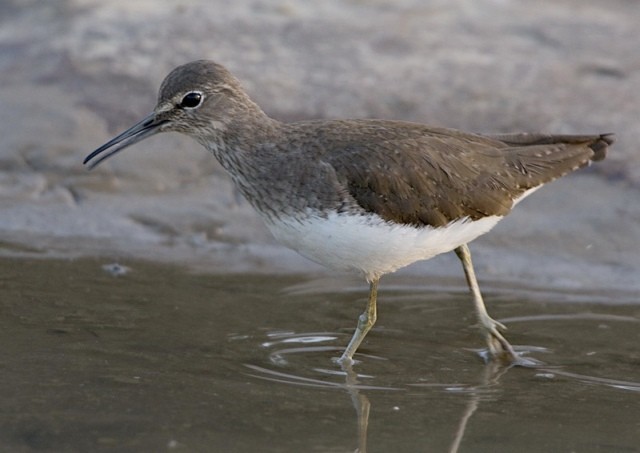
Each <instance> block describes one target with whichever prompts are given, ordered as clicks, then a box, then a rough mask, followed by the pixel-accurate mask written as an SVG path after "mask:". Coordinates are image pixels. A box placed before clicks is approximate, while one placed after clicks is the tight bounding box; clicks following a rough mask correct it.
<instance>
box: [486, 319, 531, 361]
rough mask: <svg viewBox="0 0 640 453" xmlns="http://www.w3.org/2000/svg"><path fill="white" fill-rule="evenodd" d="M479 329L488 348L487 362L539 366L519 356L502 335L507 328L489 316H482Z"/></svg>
mask: <svg viewBox="0 0 640 453" xmlns="http://www.w3.org/2000/svg"><path fill="white" fill-rule="evenodd" d="M479 324H480V329H481V330H482V331H483V333H484V336H485V340H486V342H487V346H488V348H489V351H488V352H489V354H488V355H489V357H488V359H489V360H492V361H495V362H498V363H502V364H504V365H517V366H524V367H531V366H536V365H539V362H537V361H536V360H533V359H528V358H525V357H522V356H521V355H519V354H518V353H517V352H516V351H515V350H514V349H513V346H511V343H509V342H508V341H507V339H506V338H505V337H504V335H502V332H504V331H505V330H507V327H506V326H505V325H504V324H502V323H501V322H498V321H496V320H495V319H493V318H491V317H490V316H489V315H483V316H481V317H480V320H479Z"/></svg>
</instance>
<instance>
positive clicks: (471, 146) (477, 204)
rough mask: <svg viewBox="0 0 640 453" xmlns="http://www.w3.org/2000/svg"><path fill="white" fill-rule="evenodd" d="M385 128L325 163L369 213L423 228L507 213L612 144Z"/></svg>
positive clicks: (589, 138) (581, 139) (574, 138)
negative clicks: (535, 189)
mask: <svg viewBox="0 0 640 453" xmlns="http://www.w3.org/2000/svg"><path fill="white" fill-rule="evenodd" d="M382 124H383V125H384V126H385V132H384V133H381V134H376V133H375V132H372V131H373V130H374V129H375V128H373V129H372V128H371V127H369V130H368V137H367V139H366V140H359V141H354V142H352V143H358V144H357V145H352V146H349V145H347V146H344V147H343V148H342V149H340V150H339V151H338V150H333V152H328V153H327V154H326V155H325V156H324V158H325V159H327V160H328V162H329V163H330V164H331V165H332V166H333V167H334V169H335V171H336V174H337V176H338V178H339V180H340V181H341V183H342V184H344V185H345V186H346V187H347V189H348V191H349V193H350V194H351V196H352V197H353V198H354V199H355V200H356V201H357V203H358V204H359V205H360V206H361V207H362V208H363V209H364V210H366V211H369V212H375V213H377V214H378V215H380V216H381V217H382V218H384V219H386V220H389V221H394V222H398V223H403V224H410V225H417V226H419V225H431V226H436V227H438V226H443V225H446V224H447V223H449V222H451V221H453V220H456V219H460V218H463V217H470V218H471V219H479V218H482V217H485V216H491V215H499V216H504V215H506V214H507V213H509V211H510V209H511V207H512V206H513V200H514V199H516V198H518V196H520V195H521V194H522V193H524V192H525V191H526V190H528V189H530V188H533V187H537V186H539V185H541V184H544V183H546V182H548V181H551V180H553V179H556V178H558V177H560V176H562V175H564V174H566V173H569V172H570V171H573V170H575V169H577V168H579V167H581V166H584V165H587V164H588V163H589V161H590V160H599V159H601V158H603V157H604V153H605V150H606V147H607V146H608V145H609V144H611V143H612V138H611V136H607V135H601V136H556V137H553V136H542V135H536V136H533V135H524V134H520V135H503V136H496V137H488V136H479V135H474V134H465V133H462V132H458V131H454V130H447V129H439V128H433V129H432V128H427V127H425V126H419V125H413V124H410V125H406V124H405V123H400V125H402V126H404V127H398V126H399V124H394V126H395V127H393V128H391V129H393V130H394V131H395V132H397V134H398V135H397V136H398V137H400V138H393V137H390V136H389V135H390V133H389V129H387V128H386V126H388V125H389V123H382ZM369 126H371V124H369ZM351 131H353V129H352V130H351ZM378 136H379V137H380V139H377V138H378ZM363 143H364V144H363Z"/></svg>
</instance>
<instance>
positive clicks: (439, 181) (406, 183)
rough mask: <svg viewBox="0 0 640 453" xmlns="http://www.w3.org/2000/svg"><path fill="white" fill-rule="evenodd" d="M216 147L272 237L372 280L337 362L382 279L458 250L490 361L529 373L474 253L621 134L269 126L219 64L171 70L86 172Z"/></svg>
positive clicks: (360, 331) (338, 124) (371, 313)
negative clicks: (114, 161) (113, 162)
mask: <svg viewBox="0 0 640 453" xmlns="http://www.w3.org/2000/svg"><path fill="white" fill-rule="evenodd" d="M170 131H173V132H178V133H180V134H184V135H187V136H189V137H191V138H193V139H195V140H196V141H197V142H198V143H200V144H201V145H202V146H203V147H204V148H206V149H207V150H208V151H210V152H211V153H212V154H213V155H214V156H215V158H216V159H217V160H218V161H219V163H220V164H221V166H222V167H223V168H224V169H225V170H226V172H227V173H228V174H229V175H230V177H231V179H232V181H233V183H234V184H235V186H236V187H237V189H238V190H239V192H240V193H242V195H243V196H244V197H245V198H246V200H247V201H248V202H249V203H250V204H251V205H252V206H253V208H255V210H256V211H257V212H258V213H259V215H260V216H261V217H262V219H263V220H264V222H265V224H266V226H267V227H268V229H269V230H270V231H271V233H272V234H273V236H274V237H275V238H276V239H277V240H278V241H280V242H281V243H282V244H284V245H285V246H287V247H289V248H291V249H293V250H295V251H297V252H298V253H300V254H301V255H303V256H304V257H306V258H308V259H310V260H312V261H315V262H317V263H320V264H322V265H324V266H326V267H328V268H330V269H333V270H336V271H338V272H355V273H358V274H359V275H361V276H362V277H364V279H366V281H367V282H368V284H369V294H368V298H367V303H366V307H365V310H364V312H363V313H362V314H361V315H360V316H359V317H358V320H357V325H356V328H355V331H354V333H353V336H352V337H351V340H350V341H349V343H348V345H347V346H346V348H345V349H344V352H343V353H342V355H341V356H340V357H339V358H338V359H337V361H338V363H340V364H342V365H343V366H344V365H349V366H350V365H352V364H354V363H356V361H355V360H354V354H355V353H356V351H357V350H358V348H359V347H360V345H361V343H362V341H363V340H364V338H365V336H366V335H367V333H368V332H369V331H370V330H371V328H372V327H373V326H374V324H375V322H376V319H377V294H378V284H379V281H380V278H381V277H382V276H383V275H385V274H388V273H391V272H394V271H396V270H398V269H400V268H403V267H405V266H408V265H409V264H412V263H414V262H416V261H420V260H427V259H430V258H433V257H434V256H436V255H440V254H443V253H446V252H450V251H453V252H455V254H456V255H457V257H458V258H459V260H460V262H461V264H462V268H463V271H464V274H465V278H466V282H467V285H468V288H469V291H470V293H471V298H472V300H473V305H474V309H475V314H476V317H477V321H478V323H477V326H478V327H479V329H480V331H481V333H482V336H483V337H484V340H485V342H486V345H487V349H486V357H488V360H490V361H497V362H500V363H507V364H516V365H518V364H520V365H526V364H527V363H529V362H528V361H527V360H526V359H524V358H523V357H522V354H518V353H517V352H516V351H515V350H514V348H513V346H512V345H511V344H510V343H509V342H508V341H507V339H506V338H505V336H504V334H503V333H504V331H505V329H506V327H505V326H504V325H503V324H502V323H500V322H498V321H496V320H494V319H493V318H492V317H491V316H490V315H489V314H488V312H487V309H486V307H485V304H484V301H483V298H482V294H481V292H480V288H479V285H478V281H477V278H476V274H475V271H474V267H473V263H472V260H471V252H470V249H469V246H468V243H469V242H471V241H473V240H474V239H476V238H477V237H479V236H481V235H483V234H485V233H487V232H489V230H491V229H492V228H493V227H494V226H495V225H496V224H497V223H498V222H499V221H500V220H502V219H503V218H504V217H505V216H506V215H507V214H509V212H511V210H512V209H513V208H514V206H516V205H517V204H518V203H519V202H520V201H522V199H524V198H525V197H527V196H528V195H530V194H531V193H533V192H534V191H535V190H537V189H539V188H540V187H542V186H543V185H544V184H546V183H548V182H550V181H553V180H555V179H557V178H560V177H562V176H564V175H566V174H568V173H571V172H573V171H574V170H577V169H579V168H581V167H585V166H588V165H590V164H591V163H592V162H597V161H600V160H602V159H604V158H605V156H606V154H607V149H608V147H609V146H610V145H611V144H613V142H614V136H613V134H609V133H607V134H593V135H547V134H538V133H515V134H496V135H492V134H476V133H469V132H462V131H459V130H456V129H449V128H443V127H435V126H429V125H425V124H419V123H414V122H407V121H396V120H384V119H331V120H328V119H318V120H306V121H297V122H281V121H278V120H276V119H273V118H271V117H269V116H268V115H267V114H266V113H265V112H264V111H263V110H262V109H261V108H260V107H259V106H258V105H257V104H256V103H255V102H254V101H252V100H251V99H250V97H249V95H248V94H247V92H246V91H245V90H244V89H243V87H242V85H241V83H240V82H239V80H238V79H237V78H236V77H234V76H233V75H232V74H231V72H230V71H229V70H227V69H226V68H225V67H224V66H222V65H221V64H219V63H216V62H214V61H210V60H197V61H192V62H189V63H186V64H183V65H181V66H178V67H177V68H175V69H173V70H172V71H171V72H170V73H169V74H168V75H167V76H166V78H165V79H164V81H163V82H162V84H161V86H160V90H159V94H158V99H157V103H156V106H155V108H154V109H153V111H152V112H151V113H150V114H149V115H147V116H146V117H144V118H143V119H142V120H141V121H139V122H138V123H136V124H135V125H133V126H132V127H130V128H129V129H127V130H126V131H124V132H122V133H121V134H119V135H118V136H116V137H115V138H113V139H112V140H110V141H108V142H107V143H105V144H104V145H102V146H100V147H99V148H97V149H96V150H95V151H93V152H92V153H90V154H89V155H88V156H87V157H86V158H85V159H84V161H83V163H84V164H85V165H87V167H88V168H89V169H92V168H95V167H96V166H97V165H98V164H100V163H101V162H103V161H104V160H105V159H107V158H110V157H112V156H114V155H115V154H117V153H119V152H120V151H122V150H124V149H125V148H128V147H129V146H131V145H133V144H135V143H138V142H140V141H141V140H144V139H146V138H148V137H151V136H153V135H156V134H158V133H161V132H170Z"/></svg>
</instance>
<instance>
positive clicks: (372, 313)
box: [338, 277, 380, 364]
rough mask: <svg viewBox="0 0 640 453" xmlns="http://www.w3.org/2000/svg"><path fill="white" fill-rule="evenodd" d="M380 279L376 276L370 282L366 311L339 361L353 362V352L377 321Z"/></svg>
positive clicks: (342, 362) (359, 319)
mask: <svg viewBox="0 0 640 453" xmlns="http://www.w3.org/2000/svg"><path fill="white" fill-rule="evenodd" d="M379 280H380V279H379V278H377V277H376V278H375V279H373V280H371V282H370V283H369V300H368V301H367V308H366V309H365V310H364V313H362V314H361V315H360V317H359V318H358V326H357V327H356V331H355V332H354V334H353V337H351V341H350V342H349V344H348V345H347V349H345V350H344V352H343V353H342V356H341V357H340V358H339V359H338V362H339V363H341V364H352V363H353V354H355V353H356V350H357V349H358V347H359V346H360V343H362V340H364V337H365V336H366V335H367V333H368V332H369V331H370V330H371V328H372V327H373V325H374V324H375V323H376V318H377V317H378V314H377V310H376V299H377V298H378V281H379Z"/></svg>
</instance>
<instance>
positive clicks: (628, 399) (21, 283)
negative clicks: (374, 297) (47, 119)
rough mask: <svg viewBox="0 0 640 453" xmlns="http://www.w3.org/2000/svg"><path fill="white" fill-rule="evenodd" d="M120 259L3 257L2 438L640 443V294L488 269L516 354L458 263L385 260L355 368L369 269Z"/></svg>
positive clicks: (236, 446)
mask: <svg viewBox="0 0 640 453" xmlns="http://www.w3.org/2000/svg"><path fill="white" fill-rule="evenodd" d="M108 263H109V262H108V261H107V260H87V259H85V260H79V261H53V260H41V261H33V260H22V259H6V258H5V259H2V260H0V296H1V300H0V309H1V310H2V316H0V323H1V324H2V325H1V329H0V341H2V345H3V347H2V351H1V352H0V372H1V373H2V382H3V385H2V386H0V402H1V404H0V407H2V411H1V413H0V444H1V445H2V446H3V450H6V451H36V450H37V451H125V452H126V451H132V452H133V451H135V452H139V451H190V452H191V451H196V452H198V451H203V452H204V451H225V452H226V451H229V452H255V451H270V452H303V451H310V452H353V451H354V450H356V449H357V448H359V450H358V451H360V452H364V451H368V452H389V451H394V452H418V451H419V452H431V451H436V452H440V451H460V452H465V451H469V452H477V451H492V452H501V451H504V452H509V451H525V452H527V451H531V452H539V451H577V452H602V451H607V452H633V451H640V341H638V340H639V339H640V305H638V303H637V302H638V301H637V300H634V298H633V297H626V296H622V295H603V294H566V293H564V294H562V293H553V292H536V291H523V290H519V289H517V288H515V289H514V288H511V289H510V288H504V287H503V288H500V287H492V288H490V289H487V287H486V285H484V286H485V292H486V294H485V296H486V299H487V303H488V305H489V310H490V312H491V313H492V314H493V316H494V317H496V318H498V319H500V320H502V321H503V322H505V323H506V324H507V325H508V326H509V328H510V329H509V333H508V338H509V339H510V340H511V342H512V343H513V344H514V345H516V346H517V348H518V349H520V350H521V351H524V353H526V354H527V356H528V357H533V358H535V359H537V360H540V361H542V362H544V364H545V365H543V366H541V367H540V368H537V369H529V368H511V369H506V368H500V367H495V366H491V365H485V364H484V363H483V361H482V360H481V358H480V355H479V353H478V351H477V350H476V349H474V348H480V347H482V341H481V339H480V337H479V335H478V333H477V331H476V330H475V329H473V328H472V327H470V325H471V324H472V323H473V314H472V311H471V302H470V299H469V297H468V296H467V294H466V292H465V290H464V287H462V286H459V285H463V284H464V281H463V279H462V276H461V277H460V281H456V282H453V283H452V282H450V281H437V280H433V279H432V280H428V279H425V280H424V281H416V279H415V278H407V277H400V276H389V277H388V278H386V279H384V280H383V281H382V282H381V290H380V295H379V321H378V325H377V326H376V328H375V329H374V330H373V331H372V333H371V334H370V335H369V336H368V337H367V340H366V341H365V343H364V345H363V347H362V348H361V351H360V353H359V354H358V355H357V357H356V358H357V359H358V361H359V363H357V364H356V366H355V367H354V369H353V371H354V372H353V373H345V372H344V371H342V370H341V369H340V368H339V367H338V366H337V365H335V364H334V363H333V361H332V358H335V357H337V356H338V355H339V354H340V352H341V348H343V347H344V346H345V345H346V343H347V342H348V340H349V336H350V333H351V331H352V329H353V327H354V326H355V321H356V317H357V316H358V314H359V313H360V312H361V310H362V309H363V308H364V303H365V300H366V291H367V288H366V286H365V284H364V283H360V282H356V281H353V280H343V279H322V280H320V279H314V278H313V277H312V276H286V277H282V276H264V275H261V276H256V275H240V276H221V275H194V274H191V273H188V272H186V271H184V270H182V269H179V268H177V267H168V266H159V265H155V264H148V263H143V262H126V263H122V264H123V265H126V266H127V267H128V268H129V269H125V268H122V267H106V268H105V267H103V266H104V265H105V264H108ZM481 284H482V282H481ZM417 285H420V286H417ZM355 373H357V375H355Z"/></svg>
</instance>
